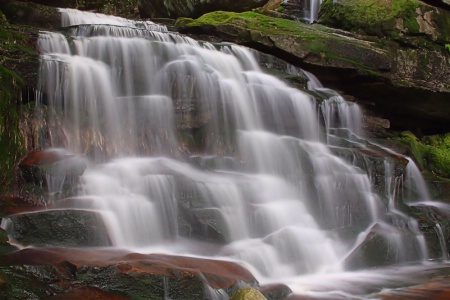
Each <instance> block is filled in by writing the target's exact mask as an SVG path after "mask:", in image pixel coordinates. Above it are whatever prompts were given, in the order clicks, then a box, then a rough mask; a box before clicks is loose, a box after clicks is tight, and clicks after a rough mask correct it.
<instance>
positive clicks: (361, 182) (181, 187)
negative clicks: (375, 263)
mask: <svg viewBox="0 0 450 300" xmlns="http://www.w3.org/2000/svg"><path fill="white" fill-rule="evenodd" d="M61 13H62V15H63V25H64V26H71V27H70V28H69V29H68V32H69V33H70V35H71V37H70V39H66V38H65V37H64V36H63V35H61V34H57V33H50V32H42V33H41V35H40V39H39V42H38V45H39V48H40V51H41V52H42V56H41V70H40V79H41V94H42V99H41V102H44V103H45V104H46V105H48V107H49V120H48V125H49V128H48V131H49V132H50V133H49V134H47V135H46V136H47V137H50V140H48V141H47V144H50V145H51V146H52V147H62V148H65V149H68V150H70V151H72V152H74V153H79V154H85V155H86V156H87V157H88V158H89V159H90V161H91V164H90V166H89V167H88V169H87V170H86V171H85V173H84V174H83V176H82V178H81V182H82V185H81V187H80V191H79V194H78V197H76V198H74V199H71V201H55V202H54V203H53V204H52V205H53V206H52V207H53V208H58V209H62V208H64V209H68V208H82V209H90V210H95V211H98V212H100V215H101V216H102V218H103V219H104V223H105V224H106V226H107V227H108V228H107V229H108V232H109V234H110V240H111V241H112V244H113V246H114V247H119V248H127V249H132V250H134V251H138V252H152V251H165V252H169V253H178V254H189V255H203V256H211V257H218V258H233V259H239V260H241V261H243V262H245V263H246V264H247V265H248V266H249V267H250V268H251V269H252V271H253V272H254V273H255V274H256V275H257V276H259V280H262V281H265V280H266V281H279V280H281V279H283V280H284V279H285V280H284V281H285V282H288V283H291V282H297V283H295V284H293V286H297V287H298V285H297V284H298V282H301V281H302V280H300V281H298V280H297V281H296V280H295V278H297V277H298V276H300V275H303V276H311V274H315V275H316V274H325V273H327V272H328V273H329V272H340V271H342V270H343V269H345V266H346V264H345V260H346V258H347V257H349V255H350V256H351V255H352V253H353V251H354V250H355V249H356V248H357V247H358V245H359V243H360V242H362V240H361V239H362V238H363V237H365V236H367V235H368V233H369V232H370V231H371V230H372V229H374V228H375V231H376V232H377V234H379V235H380V236H382V238H383V239H384V240H385V241H387V244H388V247H390V249H392V252H395V253H396V254H395V258H394V260H393V261H392V263H398V262H405V261H420V260H423V259H425V258H427V254H426V248H425V249H424V247H425V246H424V245H423V243H421V242H418V240H422V238H421V234H420V232H419V231H418V230H417V228H416V227H417V226H416V225H414V224H412V225H411V222H409V219H408V217H406V216H404V215H402V214H401V213H400V212H397V211H396V208H395V201H396V200H395V199H396V197H397V193H398V188H399V187H398V184H397V183H398V177H397V175H395V174H394V173H395V171H392V170H393V166H392V165H391V164H390V162H389V160H385V161H383V164H384V172H385V174H386V176H385V180H386V182H385V183H384V184H382V185H383V189H382V191H381V192H380V193H378V194H377V193H376V192H375V189H374V188H373V185H374V182H375V181H377V180H379V179H377V178H375V176H372V175H371V174H372V173H371V171H370V170H367V169H370V168H371V166H373V164H374V163H373V162H371V161H368V160H365V158H361V157H363V156H361V155H359V154H358V153H362V152H363V151H366V150H367V148H365V144H364V142H363V141H361V140H360V139H359V138H358V135H360V134H361V131H360V130H361V125H360V124H361V123H360V111H359V108H358V106H357V105H356V104H351V103H347V102H346V101H345V100H344V99H343V98H342V97H340V96H339V95H338V94H337V93H336V92H333V91H331V90H327V89H324V88H323V87H321V86H318V85H317V84H315V85H314V84H313V85H310V89H315V90H316V92H317V93H320V94H322V95H325V96H324V98H325V100H324V101H323V102H322V103H321V104H320V105H319V106H318V105H317V104H316V101H315V100H314V98H313V97H312V96H310V95H309V94H307V93H304V92H301V91H299V90H297V89H294V88H291V87H289V86H287V85H286V84H285V83H283V82H282V81H280V80H278V79H276V78H274V77H272V76H270V75H267V74H264V73H263V72H261V70H260V69H259V66H258V62H257V61H256V60H255V58H254V56H253V55H252V54H251V52H249V51H248V50H247V49H245V48H242V47H238V46H235V45H228V44H223V45H216V46H214V45H212V44H209V43H200V42H197V41H195V40H193V39H190V38H187V37H182V36H179V35H176V34H173V33H169V32H167V29H166V28H165V27H164V26H158V25H156V24H153V23H151V22H132V21H129V20H125V19H122V18H115V17H108V16H104V15H98V14H92V13H87V12H79V11H76V10H66V9H64V10H61ZM310 76H311V75H310ZM310 78H311V80H310V82H314V80H313V78H312V77H310ZM319 111H321V112H322V113H323V117H320V118H317V116H318V112H319ZM194 113H195V114H197V115H198V120H196V122H201V123H202V124H201V126H198V128H196V131H197V133H198V132H201V130H203V136H202V138H201V141H195V143H196V146H197V147H198V148H201V150H197V153H191V154H190V155H188V153H187V151H186V149H184V148H183V147H182V145H181V143H180V142H179V135H180V133H179V132H181V131H182V129H183V128H184V126H185V123H183V121H180V119H181V120H184V119H183V116H184V115H186V114H194ZM191 118H192V117H191ZM320 119H323V120H324V124H325V128H326V130H325V136H326V138H323V133H322V132H321V129H320V123H321V120H320ZM188 120H190V119H189V118H188ZM186 122H188V121H186ZM192 122H193V121H192ZM194 123H195V122H194ZM200 129H201V130H200ZM324 140H325V143H324V142H323V141H324ZM343 145H347V146H348V145H350V148H355V149H358V151H360V152H358V151H356V152H353V150H348V148H345V147H344V146H343ZM358 155H359V156H358ZM365 168H367V169H365ZM377 182H378V181H377ZM386 211H387V213H386ZM192 220H195V222H194V223H192ZM393 220H394V221H393ZM395 220H397V221H395ZM360 233H361V234H360ZM198 240H203V241H208V242H210V243H211V244H212V245H215V246H214V247H210V248H208V249H205V248H204V246H196V243H197V242H196V241H198ZM405 243H412V245H413V246H412V247H411V248H410V250H411V249H412V250H411V251H406V250H405V248H404V244H405ZM202 245H203V244H202ZM336 274H337V273H336ZM315 275H314V276H315ZM294 290H295V288H294Z"/></svg>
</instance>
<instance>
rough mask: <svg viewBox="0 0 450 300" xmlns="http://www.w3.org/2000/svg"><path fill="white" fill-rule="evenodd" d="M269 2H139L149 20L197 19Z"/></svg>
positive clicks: (248, 8) (158, 0) (151, 0)
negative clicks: (209, 13) (205, 15)
mask: <svg viewBox="0 0 450 300" xmlns="http://www.w3.org/2000/svg"><path fill="white" fill-rule="evenodd" d="M266 3H267V0H243V1H235V0H139V1H138V5H139V13H140V14H141V17H144V18H147V17H150V18H174V19H175V18H178V17H190V18H197V17H199V16H201V15H203V14H205V13H208V12H212V11H217V10H225V11H236V12H242V11H246V10H251V9H252V8H256V7H260V6H263V5H264V4H266Z"/></svg>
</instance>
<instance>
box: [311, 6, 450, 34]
mask: <svg viewBox="0 0 450 300" xmlns="http://www.w3.org/2000/svg"><path fill="white" fill-rule="evenodd" d="M319 22H320V23H322V24H325V25H329V26H333V27H336V28H342V29H345V30H350V31H356V32H360V33H364V34H369V35H376V36H380V37H381V36H387V37H391V38H396V37H400V36H403V35H419V34H420V35H425V36H427V37H428V38H430V39H431V40H434V41H436V40H437V41H440V42H443V41H449V40H450V12H449V11H448V10H445V9H442V8H437V7H433V6H430V5H427V4H425V3H423V2H420V1H417V0H395V1H394V0H387V1H377V0H340V1H333V0H325V1H323V2H322V6H321V10H320V19H319Z"/></svg>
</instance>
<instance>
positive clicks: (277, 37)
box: [175, 11, 392, 77]
mask: <svg viewBox="0 0 450 300" xmlns="http://www.w3.org/2000/svg"><path fill="white" fill-rule="evenodd" d="M175 26H176V27H177V28H178V30H180V31H181V32H197V33H206V34H213V35H218V36H219V37H222V38H225V39H226V40H228V41H231V42H236V43H243V44H253V45H260V46H261V47H266V48H269V49H271V50H275V51H279V50H281V51H283V52H285V53H287V54H289V55H293V56H296V57H298V58H299V59H301V60H303V61H304V62H305V63H309V64H315V65H321V66H327V67H337V68H344V69H349V70H350V69H353V70H356V71H357V72H359V73H360V74H364V75H366V76H378V77H382V76H383V75H382V72H384V71H386V70H389V69H390V68H391V62H392V57H390V56H389V55H388V53H387V52H386V51H385V50H384V49H383V46H382V45H380V44H378V43H374V42H369V41H364V40H359V39H356V38H354V37H352V36H351V35H342V34H341V33H340V32H337V31H335V30H333V29H331V28H328V27H326V26H322V25H319V24H314V25H309V24H304V23H301V22H297V21H293V20H287V19H282V18H274V17H270V16H266V15H262V14H259V13H256V12H243V13H233V12H224V11H216V12H212V13H208V14H205V15H203V16H201V17H200V18H198V19H195V20H194V19H190V18H179V19H178V20H177V22H176V24H175Z"/></svg>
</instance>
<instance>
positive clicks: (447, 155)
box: [396, 131, 450, 178]
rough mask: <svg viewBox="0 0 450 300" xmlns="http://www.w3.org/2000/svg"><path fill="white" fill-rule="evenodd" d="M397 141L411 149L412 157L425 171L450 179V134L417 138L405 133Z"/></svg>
mask: <svg viewBox="0 0 450 300" xmlns="http://www.w3.org/2000/svg"><path fill="white" fill-rule="evenodd" d="M396 140H398V141H401V142H403V143H405V144H407V145H408V146H409V147H410V156H411V157H413V158H414V159H415V161H416V162H417V163H418V164H419V166H420V167H422V168H423V169H425V170H429V171H431V172H433V173H434V174H436V175H439V176H442V177H445V178H450V133H446V134H442V135H431V136H424V137H422V138H421V139H419V138H417V137H416V136H415V135H414V134H412V133H411V132H408V131H406V132H403V133H402V134H401V135H400V136H399V137H397V138H396Z"/></svg>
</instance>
